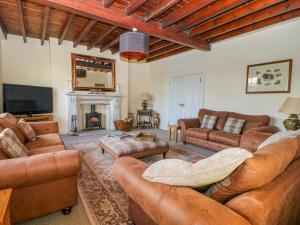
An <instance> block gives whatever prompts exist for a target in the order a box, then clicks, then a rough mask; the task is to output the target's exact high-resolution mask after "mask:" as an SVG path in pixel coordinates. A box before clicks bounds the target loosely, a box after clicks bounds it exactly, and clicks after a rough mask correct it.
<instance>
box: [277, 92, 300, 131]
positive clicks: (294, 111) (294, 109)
mask: <svg viewBox="0 0 300 225" xmlns="http://www.w3.org/2000/svg"><path fill="white" fill-rule="evenodd" d="M279 112H283V113H287V114H290V116H289V118H288V119H286V120H285V121H284V122H283V125H284V127H285V129H287V130H298V129H300V121H299V117H298V115H300V98H292V97H288V98H287V99H286V100H285V102H284V103H283V104H282V106H281V107H280V109H279Z"/></svg>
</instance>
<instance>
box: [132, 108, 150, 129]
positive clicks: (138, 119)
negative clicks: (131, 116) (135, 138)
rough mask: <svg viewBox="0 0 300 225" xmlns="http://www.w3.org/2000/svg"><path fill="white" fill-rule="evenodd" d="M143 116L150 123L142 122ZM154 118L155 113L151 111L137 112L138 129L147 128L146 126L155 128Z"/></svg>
mask: <svg viewBox="0 0 300 225" xmlns="http://www.w3.org/2000/svg"><path fill="white" fill-rule="evenodd" d="M142 116H146V117H148V121H142ZM152 116H153V113H152V110H151V109H147V110H137V113H136V121H137V124H136V125H137V127H142V128H145V127H146V126H148V127H149V128H152V127H153V124H152Z"/></svg>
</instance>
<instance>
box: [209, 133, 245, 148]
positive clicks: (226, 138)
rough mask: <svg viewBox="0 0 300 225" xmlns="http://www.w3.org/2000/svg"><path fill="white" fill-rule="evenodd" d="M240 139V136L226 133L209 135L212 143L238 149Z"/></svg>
mask: <svg viewBox="0 0 300 225" xmlns="http://www.w3.org/2000/svg"><path fill="white" fill-rule="evenodd" d="M240 139H241V135H240V134H234V133H229V132H225V131H212V132H210V133H209V140H210V141H214V142H219V143H222V144H225V145H230V146H233V147H237V146H239V145H240Z"/></svg>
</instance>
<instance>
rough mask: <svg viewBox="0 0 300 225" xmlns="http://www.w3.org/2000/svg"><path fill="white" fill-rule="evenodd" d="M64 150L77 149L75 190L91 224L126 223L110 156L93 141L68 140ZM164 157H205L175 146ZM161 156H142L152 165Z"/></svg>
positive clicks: (125, 208) (123, 200) (124, 200)
mask: <svg viewBox="0 0 300 225" xmlns="http://www.w3.org/2000/svg"><path fill="white" fill-rule="evenodd" d="M66 145H67V148H68V149H78V150H80V156H81V161H82V169H81V172H80V174H79V192H80V197H81V199H82V201H83V205H84V207H85V209H86V211H87V214H88V216H89V219H90V221H91V224H92V225H108V224H109V225H125V224H126V225H127V224H132V223H131V222H130V220H129V219H128V213H127V212H128V199H127V195H126V193H125V192H124V191H123V190H122V188H121V187H120V186H119V185H118V183H117V182H116V180H115V179H114V177H113V174H112V169H111V168H112V165H113V163H114V160H113V158H112V157H111V156H110V155H108V154H107V153H106V154H102V153H101V151H100V146H99V144H98V143H97V142H84V143H82V142H81V143H69V144H66ZM167 158H169V159H170V158H176V159H182V160H186V161H190V162H195V161H198V160H199V159H202V158H205V156H203V155H199V154H196V153H193V152H190V151H187V150H184V149H182V148H180V147H179V146H176V145H171V146H170V151H169V152H168V154H167ZM161 159H162V155H156V156H151V157H147V158H144V159H142V161H144V162H146V163H147V164H152V163H154V162H157V161H158V160H161Z"/></svg>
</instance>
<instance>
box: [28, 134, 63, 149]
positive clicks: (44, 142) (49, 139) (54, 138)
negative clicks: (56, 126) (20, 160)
mask: <svg viewBox="0 0 300 225" xmlns="http://www.w3.org/2000/svg"><path fill="white" fill-rule="evenodd" d="M52 145H63V141H62V140H61V138H60V136H59V134H43V135H39V136H38V139H37V140H36V141H33V142H27V143H26V144H25V146H26V147H27V148H28V149H29V150H31V149H35V148H40V147H47V146H52Z"/></svg>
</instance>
